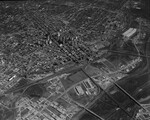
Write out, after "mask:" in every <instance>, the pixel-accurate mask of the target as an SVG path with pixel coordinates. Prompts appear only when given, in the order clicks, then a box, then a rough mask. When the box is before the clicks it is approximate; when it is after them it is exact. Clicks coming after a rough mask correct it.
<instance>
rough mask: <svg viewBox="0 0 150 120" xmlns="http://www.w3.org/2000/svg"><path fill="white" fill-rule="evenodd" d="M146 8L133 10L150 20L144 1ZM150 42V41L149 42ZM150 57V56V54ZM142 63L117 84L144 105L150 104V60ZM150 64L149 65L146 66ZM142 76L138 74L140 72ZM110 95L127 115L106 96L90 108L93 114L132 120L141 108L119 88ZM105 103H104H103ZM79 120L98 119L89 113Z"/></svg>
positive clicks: (148, 5) (146, 1)
mask: <svg viewBox="0 0 150 120" xmlns="http://www.w3.org/2000/svg"><path fill="white" fill-rule="evenodd" d="M142 1H143V2H144V3H143V4H145V6H144V7H143V8H142V9H141V10H132V12H133V13H134V14H136V15H137V16H138V17H139V16H140V17H142V18H146V19H149V20H150V1H149V0H142ZM149 41H150V40H149ZM146 44H147V48H146V52H147V54H148V53H150V43H146ZM149 55H150V54H149ZM145 59H146V58H144V60H143V62H141V66H142V67H139V66H138V69H135V71H132V72H131V73H130V75H129V76H128V77H126V78H123V79H121V80H119V81H118V82H117V83H118V84H119V85H120V86H121V87H122V88H123V89H124V90H126V91H127V92H128V93H130V95H131V96H133V97H134V98H135V99H136V100H137V101H138V102H140V103H142V104H150V89H149V88H150V79H149V74H150V73H149V69H150V63H149V62H150V58H149V59H147V60H145ZM146 62H148V63H147V64H145V63H146ZM137 70H138V72H140V71H141V72H140V74H138V72H137ZM107 91H108V93H109V94H111V96H112V97H113V99H115V100H116V101H117V102H118V103H119V105H120V106H121V107H122V108H123V109H124V110H125V111H126V113H125V112H124V111H123V110H122V109H119V108H118V106H117V105H116V104H115V103H114V102H113V101H112V100H111V99H110V98H109V97H108V98H107V99H106V94H104V95H103V96H101V97H100V98H99V99H98V100H97V101H96V102H95V103H94V104H93V105H92V107H91V108H90V110H92V111H93V112H95V113H96V114H98V115H100V116H101V117H103V118H104V119H106V118H107V120H130V119H131V117H129V116H134V114H136V112H137V111H138V109H139V108H140V107H139V106H138V105H137V104H136V103H135V102H134V101H133V100H131V99H130V98H129V97H128V96H126V95H125V94H124V93H123V92H121V91H120V90H119V89H118V88H117V87H115V86H112V87H111V88H110V89H108V90H107ZM102 101H104V102H102ZM79 120H98V119H97V118H96V117H94V116H93V115H91V114H89V113H86V112H85V113H84V114H83V115H82V116H81V117H80V119H79Z"/></svg>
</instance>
